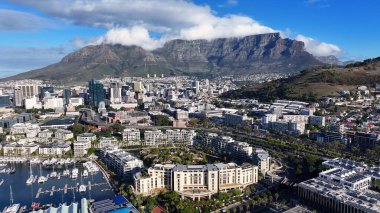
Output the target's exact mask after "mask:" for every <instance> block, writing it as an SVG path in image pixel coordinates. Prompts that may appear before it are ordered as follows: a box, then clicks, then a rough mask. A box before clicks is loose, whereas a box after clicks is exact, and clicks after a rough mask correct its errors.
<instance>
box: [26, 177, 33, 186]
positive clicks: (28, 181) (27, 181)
mask: <svg viewBox="0 0 380 213" xmlns="http://www.w3.org/2000/svg"><path fill="white" fill-rule="evenodd" d="M33 181H34V177H33V176H30V177H29V178H28V179H27V180H26V184H27V185H31V184H32V183H33Z"/></svg>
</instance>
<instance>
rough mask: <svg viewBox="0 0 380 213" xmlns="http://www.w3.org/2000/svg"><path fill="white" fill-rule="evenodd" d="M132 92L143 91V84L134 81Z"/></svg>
mask: <svg viewBox="0 0 380 213" xmlns="http://www.w3.org/2000/svg"><path fill="white" fill-rule="evenodd" d="M133 90H134V91H135V92H142V90H143V84H142V82H141V81H136V82H134V83H133Z"/></svg>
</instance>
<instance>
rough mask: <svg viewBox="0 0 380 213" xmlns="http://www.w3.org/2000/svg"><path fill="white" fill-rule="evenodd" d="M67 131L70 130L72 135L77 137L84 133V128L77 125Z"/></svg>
mask: <svg viewBox="0 0 380 213" xmlns="http://www.w3.org/2000/svg"><path fill="white" fill-rule="evenodd" d="M69 130H71V131H72V132H73V133H74V135H75V136H77V135H79V134H82V133H85V132H86V126H85V125H82V124H78V123H77V124H74V125H72V126H71V127H69Z"/></svg>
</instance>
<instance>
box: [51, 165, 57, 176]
mask: <svg viewBox="0 0 380 213" xmlns="http://www.w3.org/2000/svg"><path fill="white" fill-rule="evenodd" d="M50 177H51V178H56V177H57V172H56V171H54V166H53V172H52V173H51V174H50Z"/></svg>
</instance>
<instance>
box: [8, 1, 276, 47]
mask: <svg viewBox="0 0 380 213" xmlns="http://www.w3.org/2000/svg"><path fill="white" fill-rule="evenodd" d="M14 1H16V2H19V3H23V4H26V5H29V6H33V7H37V8H38V9H40V10H42V11H43V12H45V13H47V14H48V15H51V16H54V17H56V18H60V19H64V20H66V21H69V22H72V23H75V24H79V25H86V26H96V27H102V28H106V29H107V30H108V32H107V33H106V34H105V35H104V36H102V37H101V38H99V39H98V40H97V42H99V41H102V42H105V43H111V44H117V43H118V44H123V45H141V46H144V48H147V49H154V48H157V47H159V46H161V45H163V43H164V42H165V41H167V40H169V39H174V38H180V39H214V38H221V37H240V36H246V35H254V34H262V33H268V32H276V30H274V29H272V28H270V27H267V26H264V25H262V24H260V23H258V22H257V21H255V20H253V19H252V18H250V17H247V16H241V15H227V16H223V17H220V16H217V15H215V13H214V12H213V11H212V10H211V9H210V7H209V6H205V5H202V6H201V5H196V4H194V3H192V2H189V1H185V0H165V1H156V0H140V1H137V0H93V1H75V0H50V1H44V2H41V1H29V0H14ZM226 3H228V4H230V5H235V4H237V3H238V2H237V1H236V0H228V1H226ZM150 32H156V33H160V34H162V35H163V36H162V37H161V38H158V39H157V38H152V37H151V36H150Z"/></svg>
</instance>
